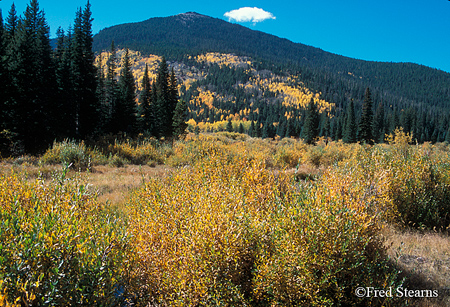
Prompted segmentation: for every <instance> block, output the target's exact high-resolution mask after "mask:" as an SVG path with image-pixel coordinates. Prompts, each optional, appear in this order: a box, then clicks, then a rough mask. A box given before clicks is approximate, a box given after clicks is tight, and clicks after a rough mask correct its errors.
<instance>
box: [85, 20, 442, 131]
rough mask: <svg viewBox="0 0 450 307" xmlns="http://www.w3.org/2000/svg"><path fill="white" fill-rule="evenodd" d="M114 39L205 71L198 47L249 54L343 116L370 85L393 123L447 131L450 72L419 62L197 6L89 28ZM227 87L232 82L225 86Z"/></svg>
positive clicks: (259, 66)
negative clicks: (347, 49) (310, 39)
mask: <svg viewBox="0 0 450 307" xmlns="http://www.w3.org/2000/svg"><path fill="white" fill-rule="evenodd" d="M112 41H114V43H115V45H116V46H117V47H118V48H129V49H131V50H135V51H139V52H141V53H142V54H144V55H150V54H154V55H159V56H165V57H166V58H167V59H168V60H170V61H174V62H176V61H178V62H183V63H186V64H188V65H194V66H197V67H198V68H200V69H204V73H205V74H210V71H208V69H210V68H208V67H204V66H203V67H202V64H201V63H199V62H197V61H193V60H192V59H193V58H195V57H196V56H198V55H201V54H207V53H214V52H219V53H222V54H235V55H237V56H246V57H250V58H251V59H252V61H253V68H254V69H255V70H256V71H264V70H269V71H272V72H273V73H274V74H275V75H286V76H287V75H290V76H295V79H296V80H298V81H299V82H302V84H303V85H304V86H305V87H306V88H308V89H310V90H311V91H312V92H315V93H320V95H321V99H323V100H325V101H327V102H330V103H332V104H333V105H334V106H335V108H334V109H333V111H332V113H331V116H332V117H333V118H336V117H340V118H342V117H344V120H343V121H342V123H341V124H344V122H345V113H346V110H347V105H348V104H349V102H350V101H351V100H354V101H355V108H356V110H355V111H356V114H357V115H359V114H361V106H362V102H363V96H364V92H365V90H366V88H370V90H371V92H372V93H373V98H374V104H375V106H377V105H378V104H380V103H381V104H383V106H384V108H385V109H386V112H389V113H390V115H392V119H390V120H391V121H392V124H391V125H394V126H395V125H396V124H395V122H398V121H401V120H403V119H402V118H405V119H404V120H405V121H409V119H408V118H410V117H411V118H414V121H416V122H419V121H421V122H424V121H427V122H431V123H432V124H430V125H429V127H428V128H427V129H428V130H429V132H426V133H425V132H423V133H425V139H429V138H430V137H431V134H432V133H433V131H435V130H437V129H438V128H436V127H438V126H439V129H438V130H439V131H438V132H437V134H438V135H445V134H446V132H447V129H448V127H449V126H450V125H449V122H450V119H449V114H450V74H449V73H447V72H445V71H442V70H438V69H436V68H431V67H427V66H425V65H420V64H415V63H410V62H398V63H394V62H377V61H366V60H361V59H353V58H350V57H346V56H342V55H338V54H334V53H331V52H327V51H324V50H322V49H320V48H317V47H313V46H308V45H305V44H302V43H295V42H292V41H290V40H288V39H286V38H279V37H277V36H275V35H272V34H268V33H264V32H261V31H255V30H252V29H249V28H246V27H244V26H242V25H239V24H234V23H230V22H227V21H225V20H222V19H219V18H213V17H210V16H207V15H202V14H199V13H196V12H187V13H183V14H178V15H174V16H169V17H155V18H150V19H147V20H145V21H141V22H135V23H127V24H122V25H116V26H112V27H109V28H106V29H103V30H102V31H100V32H99V33H98V34H97V35H95V36H94V44H93V47H94V51H96V52H100V51H102V50H108V49H109V48H110V45H111V42H112ZM215 71H216V72H218V70H217V69H216V70H215ZM220 74H222V73H219V75H220ZM225 74H228V75H230V74H229V73H228V72H225ZM222 75H224V74H222ZM212 79H215V80H216V81H217V80H219V79H223V78H222V76H221V77H220V78H219V77H217V78H216V77H212ZM203 85H204V86H205V85H207V84H203ZM230 86H231V85H230ZM232 91H233V89H232V87H230V88H229V89H228V90H227V92H228V93H230V92H232ZM193 94H194V95H195V93H193ZM410 109H411V110H410ZM407 112H409V113H408V114H409V115H407V114H406V113H407ZM410 113H411V114H412V115H411V114H410ZM443 116H445V119H442V118H443ZM422 117H423V118H422ZM396 118H397V119H396ZM408 125H409V124H408ZM421 125H422V124H421ZM422 126H423V125H422ZM422 130H424V129H422ZM430 131H431V132H430ZM421 133H422V132H421ZM428 134H429V135H430V136H427V135H428ZM441 138H442V137H441Z"/></svg>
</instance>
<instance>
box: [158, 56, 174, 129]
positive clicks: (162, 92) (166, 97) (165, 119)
mask: <svg viewBox="0 0 450 307" xmlns="http://www.w3.org/2000/svg"><path fill="white" fill-rule="evenodd" d="M153 91H154V92H155V94H156V102H155V119H156V121H155V131H154V133H155V136H156V137H162V136H165V137H168V136H170V135H169V133H170V130H171V126H172V125H171V120H172V117H169V114H170V113H169V110H170V106H171V101H170V92H169V70H168V67H167V62H166V59H165V58H164V57H163V58H162V61H161V63H160V64H159V67H158V72H157V75H156V84H155V86H154V87H153ZM169 123H170V128H169V127H168V126H167V125H168V124H169Z"/></svg>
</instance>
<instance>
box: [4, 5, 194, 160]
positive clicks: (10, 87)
mask: <svg viewBox="0 0 450 307" xmlns="http://www.w3.org/2000/svg"><path fill="white" fill-rule="evenodd" d="M92 21H93V19H92V12H91V5H90V3H89V1H88V2H87V4H86V6H85V7H84V9H82V8H79V9H78V10H77V11H76V14H75V20H74V24H73V26H72V27H71V28H70V29H69V30H68V31H67V32H65V31H64V30H63V29H61V28H59V29H58V31H57V39H56V46H52V44H51V40H50V34H49V32H50V29H49V26H48V24H47V22H46V20H45V15H44V12H43V11H42V10H41V9H40V8H39V3H38V1H37V0H31V1H30V3H29V4H28V5H27V7H26V10H25V12H24V14H23V16H18V15H17V12H16V8H15V5H14V4H13V5H12V6H11V9H10V11H9V13H8V16H7V18H6V20H5V21H3V17H2V14H1V12H0V92H1V95H0V131H1V134H0V150H1V153H2V155H10V154H22V153H36V152H39V151H41V150H44V149H46V148H47V147H48V145H49V144H51V142H52V141H53V140H55V139H63V138H73V139H88V138H95V137H96V136H99V135H104V134H108V133H112V134H116V133H119V132H124V133H127V134H131V135H133V134H137V133H146V134H148V135H150V136H155V137H166V138H172V137H176V136H178V135H179V134H181V133H182V131H184V129H183V125H185V124H184V116H185V112H186V104H185V103H183V102H181V101H180V100H179V97H178V88H177V80H176V78H175V75H174V73H173V71H172V73H170V72H169V69H168V66H167V62H166V61H165V59H164V58H163V60H162V61H161V63H160V66H159V68H158V74H157V78H156V80H155V81H154V82H153V84H150V80H149V77H148V71H146V78H144V82H145V84H143V91H142V92H140V93H139V94H137V91H136V86H135V80H134V77H133V74H132V72H131V64H130V59H129V57H128V51H127V52H126V54H125V56H124V58H123V59H122V61H123V63H122V67H123V69H122V70H121V71H120V73H119V74H118V75H117V73H116V67H115V61H116V59H115V47H114V43H113V44H112V52H111V56H110V59H109V60H108V63H107V69H106V71H107V72H106V75H105V74H104V73H103V67H97V66H96V65H95V54H94V52H93V49H92V44H93V35H92ZM137 100H139V103H137Z"/></svg>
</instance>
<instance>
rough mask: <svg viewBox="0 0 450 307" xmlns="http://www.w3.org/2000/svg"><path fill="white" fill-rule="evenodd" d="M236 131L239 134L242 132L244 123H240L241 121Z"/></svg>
mask: <svg viewBox="0 0 450 307" xmlns="http://www.w3.org/2000/svg"><path fill="white" fill-rule="evenodd" d="M238 132H239V133H241V134H243V133H244V125H242V123H240V124H239V128H238Z"/></svg>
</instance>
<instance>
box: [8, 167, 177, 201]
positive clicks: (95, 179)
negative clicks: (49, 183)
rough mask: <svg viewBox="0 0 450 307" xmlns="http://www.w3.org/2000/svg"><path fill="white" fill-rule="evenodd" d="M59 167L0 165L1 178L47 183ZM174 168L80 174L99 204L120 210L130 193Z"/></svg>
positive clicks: (112, 169) (99, 170) (98, 169)
mask: <svg viewBox="0 0 450 307" xmlns="http://www.w3.org/2000/svg"><path fill="white" fill-rule="evenodd" d="M62 169H63V166H62V165H59V164H56V165H43V166H39V165H34V164H30V163H23V164H17V163H11V162H2V163H0V174H5V175H8V174H11V173H12V172H15V173H25V174H26V176H27V178H28V179H29V180H34V179H36V178H43V179H50V178H51V177H52V176H53V174H55V173H57V172H58V171H61V170H62ZM172 169H173V168H171V167H170V166H165V165H156V166H155V167H151V166H148V165H143V166H137V165H125V166H124V167H115V166H108V165H99V166H95V167H93V168H92V170H91V171H90V172H83V173H82V175H83V176H85V177H86V179H87V182H88V183H89V185H90V188H91V189H93V190H95V191H97V192H98V199H99V201H101V202H109V203H110V204H113V205H115V206H118V207H120V206H121V205H122V204H123V202H124V200H125V198H126V197H127V196H128V195H129V193H130V192H131V191H132V190H134V189H136V188H138V187H140V186H141V185H142V183H143V182H144V181H148V179H149V178H163V177H165V176H166V175H167V174H168V173H169V172H170V171H171V170H172ZM75 173H76V172H75V171H70V172H69V174H68V176H69V177H71V176H73V175H75Z"/></svg>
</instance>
